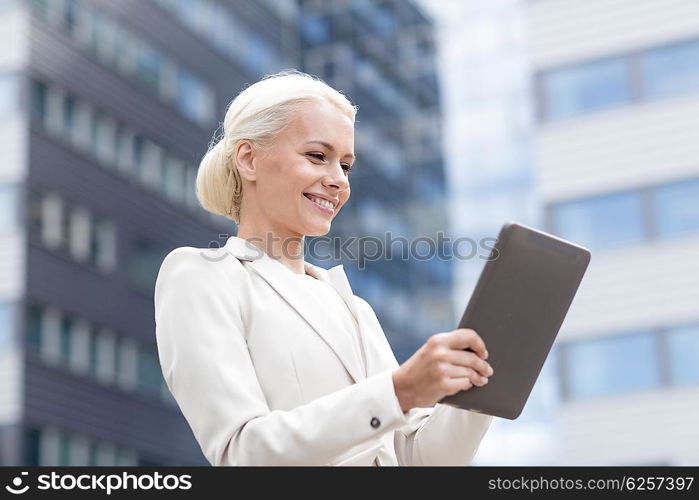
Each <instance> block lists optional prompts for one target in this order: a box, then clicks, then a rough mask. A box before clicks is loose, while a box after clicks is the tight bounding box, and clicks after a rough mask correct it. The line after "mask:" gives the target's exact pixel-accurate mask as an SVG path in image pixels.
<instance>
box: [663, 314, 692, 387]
mask: <svg viewBox="0 0 699 500" xmlns="http://www.w3.org/2000/svg"><path fill="white" fill-rule="evenodd" d="M667 340H668V351H669V358H670V360H669V365H670V379H671V381H672V383H673V384H699V363H697V360H699V325H692V326H686V327H683V328H675V329H672V330H670V331H668V332H667Z"/></svg>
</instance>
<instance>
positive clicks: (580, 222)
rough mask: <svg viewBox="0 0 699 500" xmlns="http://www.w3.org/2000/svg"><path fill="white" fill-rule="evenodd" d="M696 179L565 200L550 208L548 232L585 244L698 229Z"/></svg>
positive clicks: (619, 243) (613, 244)
mask: <svg viewBox="0 0 699 500" xmlns="http://www.w3.org/2000/svg"><path fill="white" fill-rule="evenodd" d="M697 199H699V179H684V180H681V181H674V182H670V183H664V184H658V185H656V186H649V187H646V188H642V189H638V190H633V191H622V192H616V193H609V194H604V195H599V196H593V197H589V198H582V199H576V200H567V201H565V202H561V203H557V204H554V205H551V206H550V207H549V228H548V229H549V231H551V232H553V233H554V234H556V235H559V236H561V237H563V238H565V239H569V240H571V241H574V242H576V243H579V244H581V245H584V246H587V247H589V248H590V249H610V248H617V247H623V246H625V245H633V244H637V243H641V242H644V241H651V240H654V239H663V238H669V237H675V236H682V235H692V234H697V233H699V204H697V202H696V200H697Z"/></svg>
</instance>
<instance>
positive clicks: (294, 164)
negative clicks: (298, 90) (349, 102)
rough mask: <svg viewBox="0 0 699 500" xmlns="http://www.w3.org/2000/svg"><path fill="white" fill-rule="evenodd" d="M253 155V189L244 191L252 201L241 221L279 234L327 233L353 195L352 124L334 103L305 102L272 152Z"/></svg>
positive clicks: (279, 136)
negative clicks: (245, 220) (351, 172)
mask: <svg viewBox="0 0 699 500" xmlns="http://www.w3.org/2000/svg"><path fill="white" fill-rule="evenodd" d="M253 155H254V156H253V160H252V162H253V165H254V188H253V189H252V190H248V192H247V193H246V192H245V188H246V187H248V186H245V187H244V189H243V192H244V194H243V197H244V198H245V197H246V195H250V196H249V197H248V199H247V200H245V201H244V205H243V207H244V208H243V210H244V211H246V212H247V213H244V214H241V216H242V217H244V218H246V219H247V218H248V217H249V216H252V219H253V220H252V221H251V222H253V224H254V225H255V227H257V228H266V230H271V231H273V232H274V233H275V234H277V235H282V236H291V237H295V236H302V235H308V236H319V235H324V234H326V233H327V232H328V231H329V230H330V224H331V222H332V220H333V218H334V217H335V216H336V215H337V214H338V212H339V211H340V209H341V208H342V206H343V205H344V204H345V203H346V202H347V199H348V198H349V196H350V183H349V179H348V175H349V171H348V170H349V169H350V168H351V166H352V163H353V162H354V125H353V123H352V121H351V120H350V119H349V118H348V117H347V116H345V115H344V114H343V113H342V112H341V111H340V110H339V109H338V108H337V107H336V106H334V105H333V104H331V103H329V102H326V101H312V102H308V103H305V104H303V105H302V107H301V108H300V109H299V111H297V112H296V114H295V116H294V118H293V119H292V121H291V122H290V123H289V125H288V126H287V127H286V128H284V130H283V131H282V132H281V133H280V134H278V135H277V137H276V139H275V140H274V142H273V144H272V145H271V147H270V148H269V149H267V150H265V151H260V150H256V151H255V152H254V153H253ZM312 198H313V199H315V201H313V199H312ZM317 198H322V199H325V200H328V201H330V205H328V204H327V202H325V205H326V206H321V205H319V204H318V201H319V200H318V199H317ZM321 203H323V202H321Z"/></svg>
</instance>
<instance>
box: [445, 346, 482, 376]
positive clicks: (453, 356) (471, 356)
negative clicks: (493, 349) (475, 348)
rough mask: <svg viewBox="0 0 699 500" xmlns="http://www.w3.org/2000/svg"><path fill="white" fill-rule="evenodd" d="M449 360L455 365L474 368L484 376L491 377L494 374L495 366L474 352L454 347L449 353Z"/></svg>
mask: <svg viewBox="0 0 699 500" xmlns="http://www.w3.org/2000/svg"><path fill="white" fill-rule="evenodd" d="M447 361H448V362H449V363H451V364H453V365H459V366H467V367H469V368H473V369H474V370H476V371H477V372H478V373H479V374H480V375H482V376H483V377H490V376H491V375H492V374H493V368H492V367H491V366H490V363H488V362H487V361H485V360H484V359H481V358H479V357H478V356H477V355H476V354H475V353H473V352H469V351H462V350H460V349H452V350H450V351H449V353H448V354H447Z"/></svg>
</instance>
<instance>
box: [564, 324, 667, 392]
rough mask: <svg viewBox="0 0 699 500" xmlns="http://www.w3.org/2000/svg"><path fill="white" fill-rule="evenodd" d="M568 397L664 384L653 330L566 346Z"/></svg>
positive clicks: (565, 367)
mask: <svg viewBox="0 0 699 500" xmlns="http://www.w3.org/2000/svg"><path fill="white" fill-rule="evenodd" d="M564 352H565V354H564V363H563V368H564V372H565V383H566V386H567V391H568V394H567V395H568V396H569V397H571V398H586V397H594V396H606V395H612V394H622V393H629V392H635V391H641V390H647V389H652V388H655V387H658V385H659V384H660V370H659V360H658V356H657V353H658V346H657V339H656V336H655V334H654V333H653V332H649V331H644V332H637V333H627V334H623V335H615V336H612V337H604V338H599V339H592V340H583V341H578V342H572V343H569V344H566V345H565V349H564Z"/></svg>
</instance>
